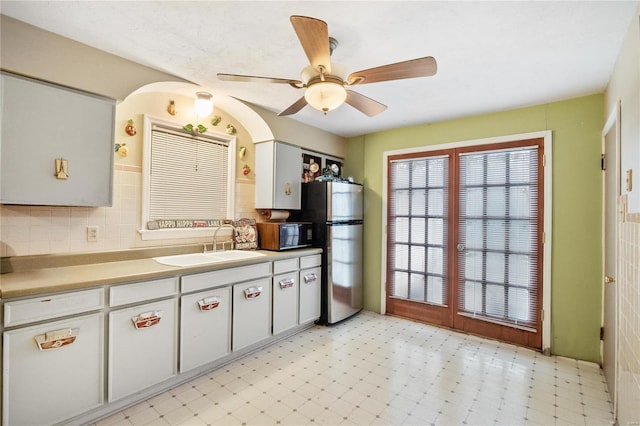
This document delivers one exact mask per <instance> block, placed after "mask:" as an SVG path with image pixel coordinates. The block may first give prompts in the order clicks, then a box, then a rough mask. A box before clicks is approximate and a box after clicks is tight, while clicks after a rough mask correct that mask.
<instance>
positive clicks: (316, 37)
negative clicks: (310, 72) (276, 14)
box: [290, 15, 331, 73]
mask: <svg viewBox="0 0 640 426" xmlns="http://www.w3.org/2000/svg"><path fill="white" fill-rule="evenodd" d="M290 20H291V24H292V25H293V29H294V30H295V31H296V34H297V35H298V40H300V44H302V48H303V49H304V53H306V54H307V58H309V62H310V63H311V66H312V67H313V68H315V69H316V70H318V71H320V67H321V66H322V67H323V68H324V70H325V71H326V72H327V73H330V72H331V50H330V48H329V30H328V28H327V23H326V22H324V21H321V20H320V19H315V18H309V17H307V16H298V15H294V16H292V17H291V18H290Z"/></svg>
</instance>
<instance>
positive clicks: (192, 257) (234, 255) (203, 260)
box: [153, 250, 265, 266]
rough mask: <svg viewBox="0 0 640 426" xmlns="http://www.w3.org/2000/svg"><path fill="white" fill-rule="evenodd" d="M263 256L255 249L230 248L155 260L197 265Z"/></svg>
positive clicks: (171, 264)
mask: <svg viewBox="0 0 640 426" xmlns="http://www.w3.org/2000/svg"><path fill="white" fill-rule="evenodd" d="M261 256H265V254H263V253H258V252H255V251H244V250H228V251H216V252H211V253H189V254H176V255H173V256H162V257H154V258H153V260H155V261H156V262H158V263H162V264H163V265H169V266H197V265H206V264H209V263H218V262H227V261H230V260H242V259H251V258H254V257H261Z"/></svg>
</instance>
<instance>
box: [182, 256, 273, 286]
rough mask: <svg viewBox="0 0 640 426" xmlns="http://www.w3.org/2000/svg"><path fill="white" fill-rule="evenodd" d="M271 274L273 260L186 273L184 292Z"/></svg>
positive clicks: (183, 279)
mask: <svg viewBox="0 0 640 426" xmlns="http://www.w3.org/2000/svg"><path fill="white" fill-rule="evenodd" d="M269 275H271V262H265V263H257V264H255V265H247V266H240V267H237V268H229V269H221V270H219V271H211V272H205V273H202V274H194V275H186V276H184V277H182V292H183V293H190V292H192V291H199V290H205V289H207V288H213V287H220V286H224V285H227V284H233V283H239V282H242V281H247V280H252V279H255V278H262V277H266V276H269Z"/></svg>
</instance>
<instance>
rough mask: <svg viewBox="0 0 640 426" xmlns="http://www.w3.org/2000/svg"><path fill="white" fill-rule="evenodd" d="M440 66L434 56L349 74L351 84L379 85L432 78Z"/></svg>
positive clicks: (348, 79)
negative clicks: (385, 82) (389, 81)
mask: <svg viewBox="0 0 640 426" xmlns="http://www.w3.org/2000/svg"><path fill="white" fill-rule="evenodd" d="M437 70H438V65H437V64H436V60H435V58H434V57H433V56H426V57H424V58H418V59H411V60H408V61H404V62H397V63H395V64H389V65H383V66H381V67H376V68H369V69H367V70H362V71H356V72H354V73H351V74H349V77H348V78H347V81H348V82H349V84H367V83H377V82H379V81H388V80H401V79H404V78H415V77H430V76H432V75H434V74H435V73H436V71H437Z"/></svg>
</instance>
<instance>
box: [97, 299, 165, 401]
mask: <svg viewBox="0 0 640 426" xmlns="http://www.w3.org/2000/svg"><path fill="white" fill-rule="evenodd" d="M177 312H178V301H177V299H169V300H163V301H159V302H152V303H147V304H144V305H137V306H134V307H131V308H127V309H122V310H118V311H113V312H111V313H109V401H113V400H116V399H119V398H122V397H124V396H126V395H130V394H132V393H134V392H136V391H139V390H141V389H144V388H146V387H149V386H152V385H154V384H156V383H159V382H161V381H163V380H165V379H168V378H170V377H172V376H174V375H175V374H176V370H177V358H178V355H177V354H178V348H177V347H178V339H177V337H178V330H177Z"/></svg>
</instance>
